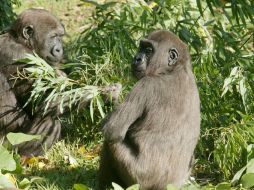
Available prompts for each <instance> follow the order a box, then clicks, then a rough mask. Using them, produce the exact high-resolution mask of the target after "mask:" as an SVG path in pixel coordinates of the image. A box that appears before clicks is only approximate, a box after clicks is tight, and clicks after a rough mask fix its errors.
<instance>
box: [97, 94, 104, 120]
mask: <svg viewBox="0 0 254 190" xmlns="http://www.w3.org/2000/svg"><path fill="white" fill-rule="evenodd" d="M96 103H97V107H98V109H99V112H100V114H101V117H102V118H104V117H105V113H104V111H103V109H102V105H101V102H100V100H99V99H98V98H96Z"/></svg>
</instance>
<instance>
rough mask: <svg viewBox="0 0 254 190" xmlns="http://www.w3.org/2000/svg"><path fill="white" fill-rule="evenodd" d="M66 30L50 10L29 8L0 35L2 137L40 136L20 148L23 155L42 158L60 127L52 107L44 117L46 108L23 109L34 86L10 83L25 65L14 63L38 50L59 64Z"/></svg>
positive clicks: (40, 54) (0, 124) (20, 82)
mask: <svg viewBox="0 0 254 190" xmlns="http://www.w3.org/2000/svg"><path fill="white" fill-rule="evenodd" d="M63 35H64V28H63V26H62V25H61V23H60V22H59V21H58V20H57V18H55V17H54V16H53V15H51V14H50V13H49V12H48V11H46V10H42V9H28V10H25V11H24V12H23V13H21V14H20V15H19V16H18V18H17V20H16V22H15V23H14V24H13V26H12V27H11V29H10V30H9V31H8V32H7V33H6V34H3V35H1V36H0V137H4V136H5V135H6V134H7V133H8V132H10V131H13V132H24V133H28V134H41V135H42V138H41V140H39V141H35V142H28V143H24V144H22V145H20V147H19V151H20V153H21V154H23V155H39V154H42V153H43V146H44V147H46V148H50V147H51V146H52V144H53V143H54V142H55V141H56V140H57V139H58V138H59V137H60V131H61V124H60V121H59V120H58V119H57V116H58V115H57V114H56V113H57V112H56V110H55V109H54V108H53V107H52V108H50V109H49V111H48V112H47V113H46V114H45V115H42V110H43V107H40V108H39V109H37V110H35V112H34V113H33V114H32V109H31V106H27V107H24V105H25V103H26V101H27V99H28V97H29V96H30V89H31V87H32V83H31V82H28V81H24V80H22V81H16V83H15V85H14V82H13V81H11V80H9V79H10V77H11V75H15V73H16V72H17V70H18V69H19V70H20V69H22V68H23V67H24V64H23V65H22V64H17V63H16V62H15V60H17V59H19V58H22V57H24V55H25V54H27V53H32V52H33V51H35V52H36V53H37V54H38V55H39V56H40V57H42V58H43V59H45V60H46V61H47V62H48V63H49V64H51V65H53V66H54V65H56V64H58V63H59V62H60V61H61V59H62V57H63V48H62V42H61V38H62V36H63Z"/></svg>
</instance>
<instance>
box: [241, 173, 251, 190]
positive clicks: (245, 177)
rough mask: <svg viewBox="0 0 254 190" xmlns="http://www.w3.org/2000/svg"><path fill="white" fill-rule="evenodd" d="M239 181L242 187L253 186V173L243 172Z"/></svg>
mask: <svg viewBox="0 0 254 190" xmlns="http://www.w3.org/2000/svg"><path fill="white" fill-rule="evenodd" d="M241 183H242V185H243V187H244V188H250V187H253V186H254V173H248V174H244V175H243V177H242V179H241Z"/></svg>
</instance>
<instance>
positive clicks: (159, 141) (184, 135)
mask: <svg viewBox="0 0 254 190" xmlns="http://www.w3.org/2000/svg"><path fill="white" fill-rule="evenodd" d="M132 70H133V73H134V75H135V76H136V77H137V79H139V80H138V82H137V83H136V84H135V85H134V87H133V89H132V90H131V91H130V93H129V94H128V96H127V98H126V99H125V101H124V102H123V103H122V104H120V105H119V106H118V107H117V108H116V109H115V111H113V112H112V113H111V115H110V116H109V118H108V119H107V121H106V123H105V124H104V126H103V134H104V137H105V141H104V144H103V149H102V153H101V160H100V167H99V189H100V190H104V189H106V187H108V186H109V185H110V183H111V182H116V183H118V184H119V185H121V186H123V187H125V188H126V187H128V186H130V185H133V184H140V188H141V190H165V189H166V186H167V184H174V185H175V186H177V187H181V186H183V185H184V183H185V182H186V180H187V179H188V177H189V175H190V168H191V162H192V157H193V153H194V149H195V146H196V144H197V140H198V138H199V133H200V100H199V94H198V90H197V86H196V82H195V78H194V75H193V72H192V68H191V64H190V55H189V52H188V47H187V46H186V45H185V44H184V43H183V42H182V41H181V40H180V39H179V38H178V37H177V36H176V35H174V34H173V33H171V32H168V31H165V30H159V31H155V32H152V33H151V34H149V35H148V36H147V37H146V38H145V39H143V40H141V41H140V46H139V52H138V53H137V55H136V56H135V58H134V62H133V64H132Z"/></svg>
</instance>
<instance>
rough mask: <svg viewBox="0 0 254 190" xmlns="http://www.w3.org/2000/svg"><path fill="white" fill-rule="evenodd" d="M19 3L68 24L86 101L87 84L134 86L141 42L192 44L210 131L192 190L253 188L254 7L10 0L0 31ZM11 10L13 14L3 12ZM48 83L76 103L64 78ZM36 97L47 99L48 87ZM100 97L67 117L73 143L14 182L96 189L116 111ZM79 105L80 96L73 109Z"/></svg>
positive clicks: (74, 76) (162, 0)
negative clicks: (159, 38) (106, 122)
mask: <svg viewBox="0 0 254 190" xmlns="http://www.w3.org/2000/svg"><path fill="white" fill-rule="evenodd" d="M126 2H127V3H126ZM11 3H13V5H15V11H16V12H20V11H22V10H23V9H24V8H28V7H34V6H35V7H44V8H46V9H49V10H51V11H52V12H53V13H54V14H55V15H57V16H58V17H59V18H60V19H61V20H62V22H63V23H64V24H65V25H66V28H67V37H66V39H65V42H66V43H65V52H66V55H67V62H68V64H67V65H66V66H65V69H67V71H68V79H66V80H71V81H74V83H75V85H74V87H75V90H76V91H77V93H78V94H84V93H85V92H87V91H86V90H84V87H87V85H89V86H93V87H95V88H96V89H99V87H100V86H104V85H107V84H110V83H115V82H120V83H122V84H123V87H124V88H123V94H122V98H123V97H124V96H125V94H126V93H127V92H128V91H129V90H130V88H131V87H132V85H133V82H134V81H133V79H132V77H131V72H130V63H131V62H132V57H133V55H134V53H135V51H136V49H137V45H138V41H139V39H140V38H141V37H143V36H145V35H147V34H148V33H149V32H151V31H153V30H156V29H167V30H170V31H173V32H174V33H176V34H177V35H178V36H179V37H180V38H181V39H182V40H183V41H184V42H186V43H187V44H188V45H189V48H190V52H191V56H192V65H193V70H194V73H195V76H196V80H197V83H198V88H199V93H200V97H201V112H202V126H201V130H202V132H201V137H200V140H199V144H198V147H197V149H196V161H195V165H194V168H193V179H192V184H195V185H193V186H191V187H190V186H189V187H188V188H189V189H192V188H197V189H198V188H203V189H244V188H246V189H248V188H251V187H253V186H254V120H253V116H254V101H253V98H254V83H253V79H254V67H253V65H254V1H252V0H237V1H236V0H211V1H200V0H191V1H186V0H154V1H143V0H138V1H137V0H128V1H121V0H119V1H94V2H93V1H78V0H73V1H65V0H60V1H56V0H55V1H50V2H48V1H44V0H37V1H35V0H34V1H30V0H29V1H24V2H23V1H22V3H21V6H19V7H17V5H19V3H18V2H17V1H12V2H11V1H10V2H8V3H6V2H2V1H1V2H0V10H1V11H0V14H1V17H0V29H4V27H6V26H8V24H9V23H10V21H11V20H12V19H13V18H14V17H13V15H14V14H13V12H12V7H11V6H10V5H11ZM4 6H7V7H8V8H4V9H3V10H2V7H4ZM59 7H61V9H62V8H64V11H63V10H61V9H60V8H59ZM2 14H3V16H2ZM31 59H33V58H31ZM33 76H34V75H33ZM41 79H42V81H44V82H45V81H46V83H44V84H45V85H46V86H48V87H49V88H51V89H52V91H53V95H55V96H60V97H63V94H64V93H65V94H68V95H69V96H72V97H75V94H72V93H70V90H71V89H72V88H70V86H69V85H65V86H63V87H62V88H57V87H56V86H55V85H52V81H55V80H57V79H56V78H54V77H53V80H49V81H47V80H45V78H40V80H41ZM50 81H51V82H50ZM34 93H35V94H41V91H40V88H35V89H34ZM95 98H96V99H95V100H94V101H92V103H91V104H90V106H88V107H87V108H86V109H83V110H82V111H81V112H77V111H76V110H72V113H71V117H70V115H68V116H67V117H65V118H62V120H63V122H64V123H65V128H64V129H65V131H68V133H67V134H68V135H67V134H66V135H64V136H65V137H64V139H63V140H62V141H61V142H59V143H57V144H56V145H55V147H54V148H53V149H52V150H50V151H49V152H48V153H47V155H46V157H44V158H34V160H31V159H30V160H27V161H25V165H27V167H26V168H25V170H24V171H23V174H22V175H21V174H19V175H15V176H14V178H15V179H17V182H16V184H17V185H20V181H21V179H24V177H25V178H27V180H28V181H29V183H28V184H29V185H27V186H26V187H27V188H28V187H29V188H35V189H71V188H75V189H78V188H85V187H84V186H82V185H80V186H78V185H77V184H76V186H74V187H73V184H74V183H82V184H85V185H86V186H87V187H89V188H91V189H94V187H95V184H96V180H95V177H96V169H97V166H98V152H99V147H100V144H101V140H102V138H101V134H100V121H101V119H102V117H103V116H104V113H107V112H108V111H110V110H111V109H112V108H111V106H106V105H104V104H103V102H102V101H101V99H100V97H99V96H95ZM46 101H49V99H47V100H46ZM74 103H75V98H72V101H70V105H72V104H74ZM66 172H67V174H65V173H66ZM59 174H60V175H59ZM34 176H40V177H42V178H41V179H40V180H38V179H37V178H34ZM197 184H199V185H197ZM81 186H82V187H81ZM194 186H195V187H194ZM200 186H202V187H200ZM115 188H116V187H115ZM170 188H171V187H169V189H170Z"/></svg>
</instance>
